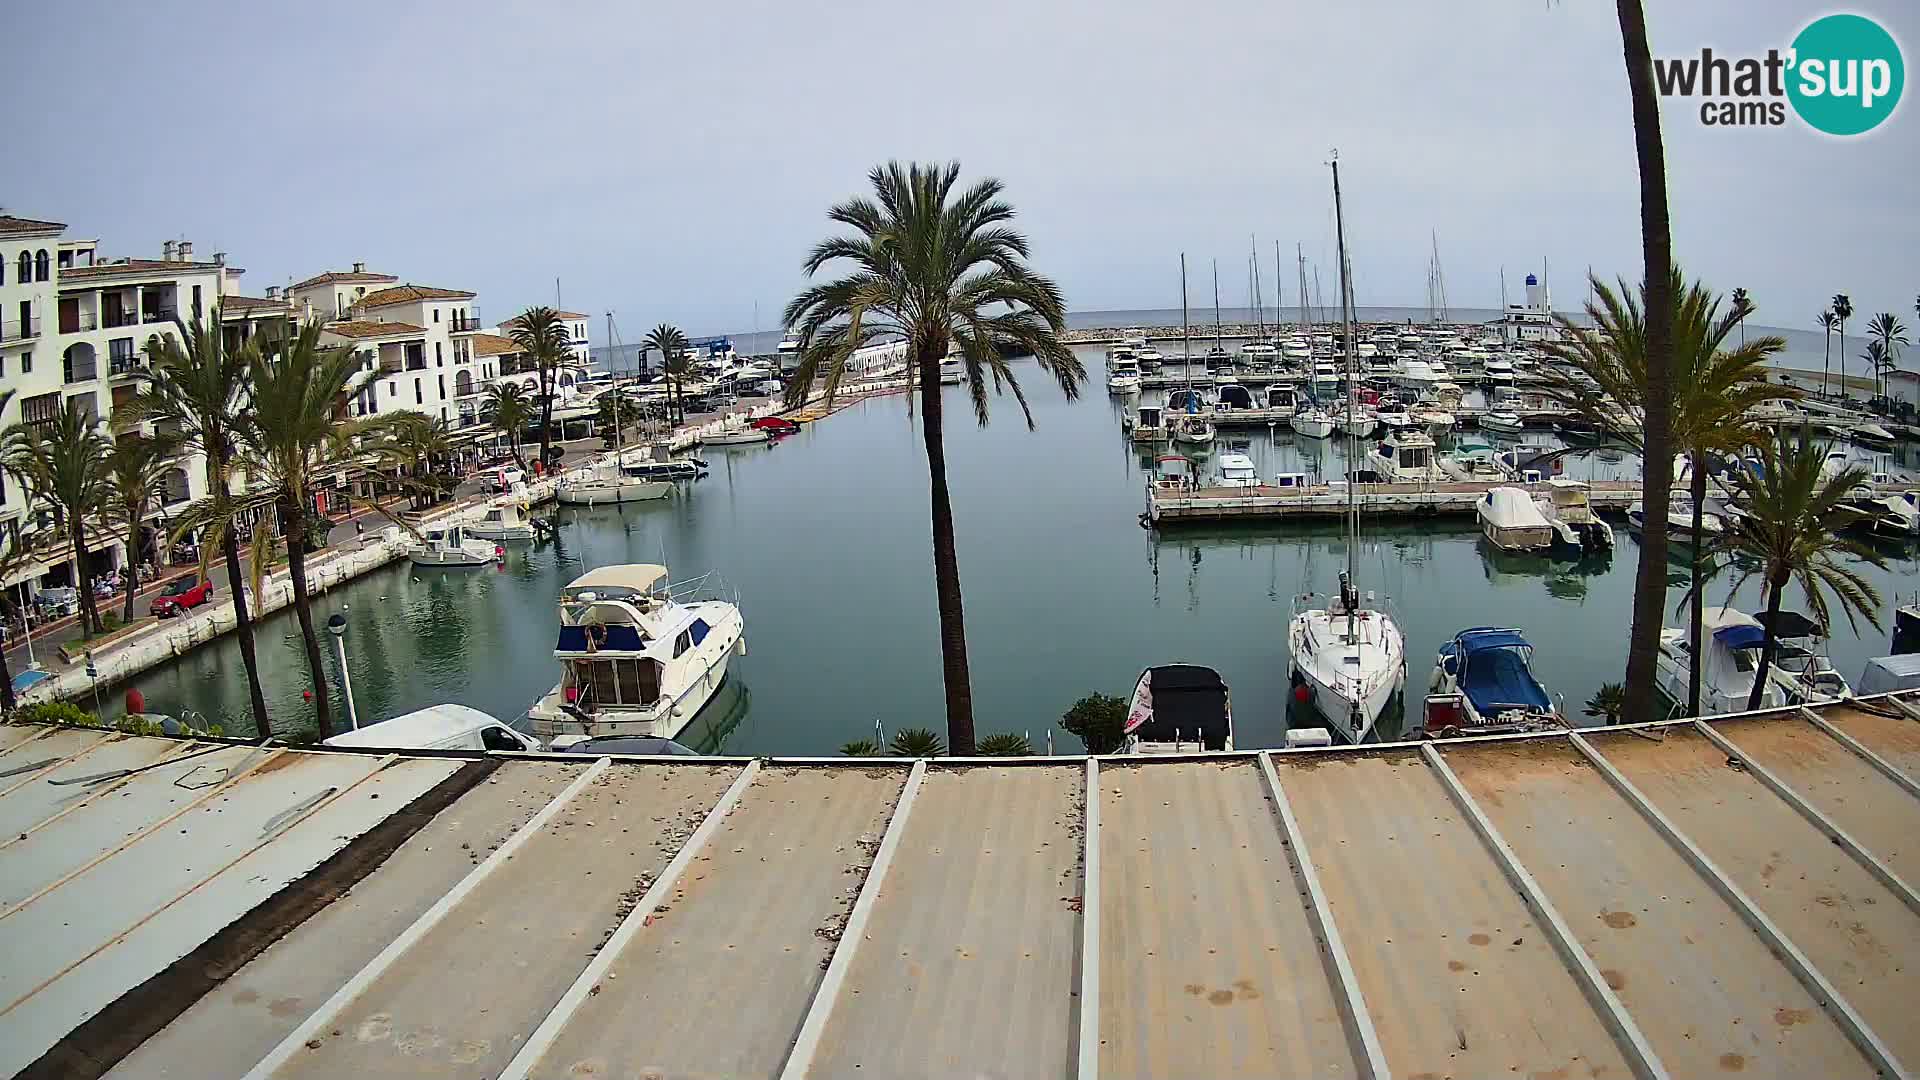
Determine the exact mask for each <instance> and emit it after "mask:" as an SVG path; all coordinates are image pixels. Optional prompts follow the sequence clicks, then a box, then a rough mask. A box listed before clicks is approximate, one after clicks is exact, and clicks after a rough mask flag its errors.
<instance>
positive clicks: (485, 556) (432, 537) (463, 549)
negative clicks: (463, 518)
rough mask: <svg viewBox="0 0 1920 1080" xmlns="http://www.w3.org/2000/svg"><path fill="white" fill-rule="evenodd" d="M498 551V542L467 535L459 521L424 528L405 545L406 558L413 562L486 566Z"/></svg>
mask: <svg viewBox="0 0 1920 1080" xmlns="http://www.w3.org/2000/svg"><path fill="white" fill-rule="evenodd" d="M500 554H501V551H500V545H498V544H496V543H494V542H493V541H491V540H481V539H478V538H476V537H473V536H469V535H468V534H467V531H466V527H465V526H462V525H449V526H447V527H445V528H441V529H426V530H424V531H422V532H421V533H420V536H419V538H418V539H416V540H415V541H414V542H413V543H410V544H408V545H407V561H408V562H410V563H412V564H413V565H415V566H486V565H487V564H489V563H491V562H493V561H494V560H495V559H496V558H498V557H499V556H500Z"/></svg>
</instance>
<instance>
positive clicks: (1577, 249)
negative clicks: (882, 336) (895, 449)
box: [0, 0, 1920, 340]
mask: <svg viewBox="0 0 1920 1080" xmlns="http://www.w3.org/2000/svg"><path fill="white" fill-rule="evenodd" d="M1649 7H1650V8H1651V9H1652V10H1650V12H1649V17H1650V19H1651V23H1652V32H1653V38H1654V51H1655V53H1656V55H1684V54H1687V53H1694V54H1697V53H1698V50H1699V48H1700V47H1701V46H1702V45H1712V46H1714V47H1715V49H1716V51H1724V52H1752V53H1761V52H1764V50H1765V49H1766V48H1767V47H1768V46H1770V45H1774V46H1780V47H1785V45H1786V44H1787V43H1788V42H1789V41H1790V40H1791V38H1792V36H1793V34H1794V32H1795V31H1796V30H1797V29H1798V28H1799V27H1800V26H1801V25H1802V24H1803V23H1804V22H1805V21H1807V20H1808V19H1809V18H1810V17H1811V16H1812V15H1813V14H1815V13H1816V11H1817V10H1824V9H1815V8H1813V7H1811V6H1810V5H1806V4H1803V3H1786V2H1781V0H1757V2H1752V3H1732V2H1713V3H1705V2H1699V3H1696V2H1687V3H1679V2H1675V0H1667V2H1664V3H1662V2H1653V3H1650V4H1649ZM1848 10H1854V11H1858V12H1861V13H1863V14H1867V15H1870V16H1873V17H1875V18H1877V19H1879V20H1881V22H1882V24H1883V25H1886V26H1888V27H1889V28H1890V29H1891V30H1892V31H1893V32H1894V34H1895V35H1896V37H1898V38H1900V39H1901V40H1902V42H1903V44H1904V45H1905V47H1906V50H1907V62H1908V65H1909V66H1910V67H1911V66H1912V65H1913V63H1914V62H1915V60H1916V56H1915V53H1916V45H1915V43H1920V14H1916V11H1915V8H1914V6H1913V4H1911V3H1908V2H1894V0H1880V2H1875V3H1867V4H1863V5H1858V6H1854V7H1852V8H1849V9H1848ZM1614 20H1615V15H1614V7H1613V5H1612V4H1611V3H1605V2H1601V0H1562V2H1560V3H1558V4H1555V5H1552V6H1549V5H1548V4H1546V3H1544V2H1538V0H1453V2H1449V3H1445V4H1429V3H1413V2H1401V3H1377V2H1365V0H1362V2H1358V3H1342V4H1314V5H1287V4H1275V3H1272V2H1270V0H1258V2H1256V0H1246V2H1238V3H1233V4H1219V5H1191V4H1185V5H1172V4H1145V3H1139V2H1136V0H1114V2H1108V3H1100V4H1092V3H1088V4H1051V3H1047V2H1045V0H1042V2H1040V3H1035V2H1033V0H1024V2H1022V0H976V2H972V3H967V4H961V5H952V4H949V5H940V6H938V7H935V6H934V5H926V4H912V3H907V4H902V3H897V2H894V3H881V2H868V0H838V2H835V3H832V4H808V3H793V2H790V0H789V2H785V3H774V2H764V3H763V2H751V0H750V2H739V0H736V2H728V3H701V4H673V5H662V4H657V3H654V4H627V3H591V4H590V3H579V4H572V3H547V4H541V5H537V6H536V5H533V4H515V5H512V6H511V7H497V6H495V5H492V4H487V3H466V4H459V5H453V4H440V3H419V4H415V3H382V4H366V3H360V2H357V0H335V2H331V3H327V4H321V5H309V6H301V7H291V8H284V9H283V8H281V7H279V6H276V5H257V4H255V5H226V4H211V3H201V2H197V0H172V2H169V3H165V4H133V3H125V4H111V5H102V4H94V3H83V2H79V0H73V2H63V3H58V4H34V5H31V6H28V5H24V4H8V5H7V7H6V10H5V12H4V13H3V14H0V29H3V30H4V35H3V36H4V38H5V40H7V41H8V42H9V43H10V47H9V48H7V49H6V50H5V63H4V67H3V69H0V70H4V76H3V78H4V84H5V85H6V86H7V87H8V92H9V108H8V110H7V117H8V127H9V132H8V152H7V153H6V154H5V155H4V156H0V205H4V206H5V207H7V208H8V210H9V211H10V212H12V213H16V214H20V215H24V216H29V217H44V218H53V219H56V220H60V221H64V222H67V223H69V225H70V226H71V227H72V230H71V233H70V235H83V236H98V237H99V238H100V239H101V240H102V241H104V244H103V247H104V248H105V250H106V251H108V252H109V253H111V254H114V255H125V254H136V255H154V254H157V253H158V251H159V247H160V243H161V241H162V240H164V239H169V238H178V237H180V236H183V235H184V236H186V237H188V238H190V239H192V240H193V241H194V242H195V248H196V252H197V253H199V254H201V255H205V254H207V253H210V252H213V251H215V250H225V251H227V252H230V253H231V256H232V259H233V260H234V261H235V262H236V263H238V264H239V265H242V266H245V267H246V268H247V269H248V274H247V276H246V278H245V279H244V280H245V282H246V287H247V291H248V292H249V293H253V294H256V295H257V294H258V293H260V292H261V291H263V289H264V287H265V286H266V285H269V284H284V283H286V282H287V281H289V280H290V279H291V280H297V279H299V278H303V277H306V276H309V275H311V274H313V273H316V272H318V271H320V270H323V269H328V268H344V267H345V266H346V264H348V263H350V262H352V261H354V260H364V261H365V262H367V263H368V264H369V267H370V268H372V269H378V270H382V271H385V272H388V273H393V274H398V275H400V276H401V277H402V278H403V279H406V280H412V281H418V282H422V283H429V284H434V285H442V286H448V287H462V288H468V289H473V290H475V291H477V292H479V293H480V303H481V304H482V305H483V308H484V310H485V313H486V315H487V316H488V317H489V318H490V319H491V318H499V317H504V316H506V315H507V314H509V313H510V312H511V311H513V310H517V309H518V308H520V307H522V306H525V305H526V304H529V303H539V302H551V301H552V299H553V281H554V278H555V277H556V276H558V277H560V278H561V279H562V281H563V285H564V290H565V294H564V299H565V303H566V305H567V306H568V307H570V308H573V309H576V310H581V311H588V312H593V313H595V314H598V313H600V312H603V311H605V310H607V309H608V308H613V309H614V310H615V311H616V312H617V319H618V322H619V324H620V326H621V328H622V336H623V337H625V338H626V339H627V340H632V339H634V338H636V337H638V336H639V335H640V334H641V333H642V332H643V331H644V330H645V328H647V327H649V326H651V325H653V324H654V323H656V322H659V321H662V320H669V321H674V322H677V323H679V324H680V325H682V326H684V327H686V328H687V329H689V330H690V331H693V332H696V333H701V332H711V331H721V330H728V331H737V330H746V329H751V328H752V325H751V324H752V322H753V318H754V315H753V311H754V304H755V303H756V302H758V304H759V306H760V317H759V318H760V322H761V324H763V325H764V326H766V327H768V328H772V327H773V326H775V325H776V320H777V314H776V313H777V310H778V308H779V306H780V305H782V304H783V303H784V302H785V301H786V300H787V299H788V298H789V297H790V296H791V295H792V293H793V291H794V290H795V288H796V286H797V285H798V284H799V282H800V274H799V263H800V260H801V257H802V256H803V254H804V253H805V251H806V249H807V247H808V246H809V245H810V244H811V243H812V242H813V241H814V240H816V239H818V238H819V237H820V236H821V235H823V234H824V233H825V232H826V231H827V228H828V227H827V223H826V222H825V220H824V218H823V216H822V215H823V211H824V210H825V208H826V207H827V206H828V205H829V204H830V203H831V202H833V201H835V200H837V199H840V198H843V197H845V196H847V195H849V194H852V193H855V192H857V191H859V190H861V188H862V185H863V183H864V175H865V173H866V170H867V169H868V168H869V167H871V166H872V165H873V164H874V163H876V162H878V161H881V160H884V159H887V158H889V157H902V158H941V159H945V158H957V159H959V160H960V161H961V162H962V164H963V165H964V166H965V169H966V171H967V173H968V174H969V175H978V174H985V173H990V174H993V175H997V176H999V177H1001V178H1002V179H1004V180H1005V181H1006V182H1007V184H1008V187H1009V195H1010V197H1011V198H1012V200H1013V201H1014V203H1015V205H1016V206H1017V207H1018V208H1019V210H1020V212H1021V217H1020V224H1021V226H1022V227H1024V228H1025V229H1026V230H1027V231H1028V233H1029V234H1030V236H1031V237H1032V240H1033V244H1034V261H1035V263H1036V264H1037V265H1038V266H1039V267H1040V268H1041V269H1042V270H1043V271H1045V272H1047V273H1049V274H1052V275H1053V276H1055V277H1056V278H1057V279H1058V280H1059V281H1060V282H1061V283H1062V285H1063V286H1064V287H1065V289H1066V291H1067V294H1068V297H1069V300H1070V302H1071V304H1072V306H1073V307H1074V308H1075V309H1078V310H1098V309H1112V308H1129V307H1166V306H1174V305H1177V304H1178V302H1179V293H1178V278H1177V268H1176V257H1177V255H1178V253H1179V252H1180V251H1182V250H1184V251H1186V252H1187V253H1188V257H1189V261H1190V263H1191V265H1193V266H1194V267H1195V268H1196V271H1197V273H1198V275H1204V274H1205V272H1206V271H1205V267H1206V265H1207V260H1208V259H1210V258H1215V257H1217V258H1219V259H1220V261H1221V266H1222V278H1223V298H1224V299H1225V300H1226V301H1227V302H1228V303H1229V304H1234V303H1238V302H1242V298H1243V297H1244V293H1245V285H1244V280H1245V258H1246V254H1245V253H1246V251H1247V246H1248V244H1247V238H1248V234H1249V233H1257V234H1258V235H1259V237H1260V244H1261V248H1262V252H1263V256H1262V257H1263V261H1264V262H1265V264H1266V266H1267V267H1268V268H1270V267H1271V265H1272V258H1273V252H1272V242H1273V240H1275V239H1279V240H1280V241H1281V242H1282V243H1283V244H1284V245H1285V247H1286V250H1287V251H1288V253H1289V254H1290V253H1291V251H1292V248H1293V244H1294V243H1295V242H1296V241H1298V242H1301V243H1303V244H1304V245H1305V246H1306V250H1307V253H1308V256H1309V257H1310V258H1318V259H1320V260H1322V261H1323V263H1324V264H1325V265H1328V266H1330V265H1331V254H1330V252H1331V248H1332V231H1333V230H1332V208H1331V199H1330V196H1329V191H1328V184H1327V172H1326V169H1325V168H1324V167H1323V164H1322V163H1323V162H1324V161H1325V159H1326V157H1327V151H1328V149H1329V148H1330V147H1335V146H1337V147H1339V149H1340V158H1341V162H1342V177H1343V181H1344V185H1345V190H1346V205H1347V210H1348V220H1349V223H1350V225H1349V235H1350V238H1351V245H1352V248H1353V252H1354V260H1355V275H1356V278H1357V286H1356V288H1357V292H1358V297H1357V299H1358V301H1359V302H1360V303H1362V304H1383V305H1397V304H1409V305H1421V304H1424V303H1425V296H1426V293H1425V288H1426V285H1425V282H1426V277H1425V267H1426V262H1427V257H1428V247H1429V239H1428V236H1429V231H1430V230H1433V231H1437V232H1438V234H1439V243H1440V252H1441V258H1442V260H1443V263H1444V265H1445V269H1446V277H1447V286H1448V292H1449V294H1450V298H1451V300H1452V303H1453V304H1454V305H1455V306H1494V305H1496V304H1497V303H1498V302H1499V296H1500V293H1499V280H1500V279H1499V273H1500V269H1501V267H1502V266H1503V265H1504V266H1505V267H1506V269H1507V277H1508V281H1509V282H1510V283H1511V284H1512V286H1513V288H1514V291H1515V293H1516V295H1517V292H1518V283H1519V279H1520V278H1521V277H1522V276H1523V275H1524V274H1525V272H1526V270H1527V269H1528V268H1530V267H1537V266H1538V265H1539V264H1540V262H1541V260H1542V258H1545V259H1548V260H1550V261H1551V265H1552V268H1553V275H1552V276H1553V283H1554V284H1555V286H1556V291H1557V293H1558V296H1557V299H1558V300H1559V301H1560V303H1559V306H1561V307H1570V306H1573V305H1574V304H1575V303H1577V302H1578V301H1579V300H1580V299H1581V297H1582V296H1583V292H1584V290H1583V288H1582V287H1581V284H1580V276H1581V274H1582V273H1583V271H1584V268H1585V267H1586V266H1588V265H1591V266H1593V267H1594V268H1595V270H1596V271H1598V272H1600V273H1601V274H1603V275H1606V276H1612V275H1615V274H1625V275H1627V276H1629V277H1630V278H1633V279H1636V280H1637V278H1638V277H1639V272H1640V271H1639V267H1640V255H1639V223H1638V216H1637V215H1638V189H1637V186H1636V185H1637V181H1636V174H1635V169H1634V156H1633V141H1632V130H1631V126H1630V120H1629V114H1628V104H1627V91H1626V81H1625V76H1624V74H1623V69H1622V64H1621V58H1620V41H1619V32H1618V28H1617V24H1616V23H1615V21H1614ZM1907 96H1908V97H1912V96H1913V93H1912V92H1911V91H1910V92H1909V93H1908V95H1907ZM1916 109H1920V104H1916V103H1915V102H1914V101H1911V100H1909V101H1906V102H1904V103H1903V104H1902V105H1901V107H1900V110H1899V112H1898V113H1897V114H1896V115H1895V116H1894V117H1893V119H1892V120H1891V121H1889V122H1888V123H1887V124H1885V125H1883V126H1882V128H1881V129H1880V130H1879V131H1878V132H1876V133H1874V134H1873V135H1871V136H1868V137H1865V138H1860V139H1853V140H1834V139H1827V138H1823V137H1821V136H1818V135H1815V134H1813V133H1811V132H1810V131H1808V130H1807V129H1806V128H1804V127H1803V126H1801V125H1800V124H1799V123H1798V121H1797V120H1792V119H1790V120H1789V123H1788V124H1787V126H1785V127H1783V128H1755V129H1737V130H1725V129H1714V128H1704V127H1702V126H1701V125H1700V123H1699V121H1698V119H1697V116H1696V115H1695V112H1694V109H1693V108H1692V107H1688V106H1681V105H1679V104H1677V103H1670V104H1669V105H1668V107H1667V109H1666V113H1665V117H1664V123H1665V130H1666V137H1667V154H1668V180H1669V186H1670V191H1671V195H1672V200H1673V221H1674V234H1675V247H1676V250H1677V252H1678V254H1679V256H1680V258H1681V259H1682V260H1683V261H1684V263H1685V265H1686V266H1687V267H1688V268H1689V270H1690V271H1692V272H1693V273H1695V274H1697V275H1700V276H1703V277H1705V278H1706V279H1707V280H1708V281H1709V282H1710V283H1711V284H1712V285H1713V286H1715V287H1716V288H1718V289H1720V290H1722V291H1726V290H1730V289H1732V288H1733V287H1734V286H1736V285H1739V286H1745V287H1746V288H1748V289H1749V290H1751V291H1752V293H1753V295H1754V298H1755V300H1756V301H1757V302H1758V303H1759V305H1760V308H1761V313H1760V319H1759V321H1761V322H1768V323H1777V324H1783V325H1789V326H1794V327H1807V326H1809V325H1810V324H1811V320H1812V318H1813V316H1814V315H1815V314H1816V313H1817V311H1818V310H1819V308H1820V307H1821V306H1822V305H1823V304H1824V303H1825V301H1826V299H1827V298H1828V297H1829V296H1831V295H1832V294H1833V293H1834V292H1837V291H1846V292H1848V293H1850V294H1851V295H1852V297H1853V301H1854V306H1855V310H1856V311H1857V312H1860V313H1861V314H1862V315H1865V314H1866V313H1871V312H1874V311H1879V310H1883V309H1891V310H1894V311H1896V312H1898V313H1900V314H1901V315H1902V317H1903V318H1904V319H1905V320H1906V321H1907V322H1908V323H1909V324H1912V323H1913V322H1914V321H1915V319H1914V312H1913V304H1914V297H1915V294H1916V293H1920V208H1917V201H1916V198H1915V196H1914V192H1915V190H1916V186H1917V181H1916V174H1917V173H1920V169H1916V166H1917V165H1920V138H1916V134H1917V133H1920V126H1917V125H1920V117H1916V115H1915V113H1916ZM1265 272H1266V271H1263V273H1265ZM1287 274H1288V281H1287V284H1289V285H1290V284H1291V267H1289V268H1288V271H1287ZM1326 281H1327V286H1328V288H1329V289H1330V288H1331V287H1332V277H1331V272H1330V271H1329V273H1328V275H1327V277H1326ZM1195 286H1196V298H1198V295H1199V293H1200V292H1204V290H1205V289H1206V284H1205V282H1204V278H1203V277H1198V276H1197V277H1196V279H1195ZM1271 296H1272V293H1271V292H1269V297H1271ZM1270 302H1271V301H1270ZM600 334H601V330H600V326H599V325H598V324H597V323H596V327H595V338H596V340H598V338H599V336H600Z"/></svg>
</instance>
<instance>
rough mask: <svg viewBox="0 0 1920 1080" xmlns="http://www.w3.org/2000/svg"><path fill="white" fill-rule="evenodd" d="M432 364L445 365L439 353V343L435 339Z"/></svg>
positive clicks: (436, 365)
mask: <svg viewBox="0 0 1920 1080" xmlns="http://www.w3.org/2000/svg"><path fill="white" fill-rule="evenodd" d="M433 366H434V367H446V366H447V362H446V360H445V359H443V358H442V357H441V355H440V343H439V342H437V341H436V342H434V343H433Z"/></svg>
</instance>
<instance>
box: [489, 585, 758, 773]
mask: <svg viewBox="0 0 1920 1080" xmlns="http://www.w3.org/2000/svg"><path fill="white" fill-rule="evenodd" d="M666 581H667V568H666V567H664V566H660V565H657V564H652V563H639V564H623V565H614V566H602V567H600V568H598V569H595V570H589V571H588V572H586V573H585V574H582V575H580V576H579V577H577V578H575V579H574V580H573V581H572V582H571V583H569V584H568V585H567V587H566V590H565V591H564V592H562V593H561V594H560V635H559V641H558V643H557V644H556V645H555V647H554V650H553V655H554V657H555V659H557V660H559V661H560V666H561V675H560V681H559V682H558V683H556V684H554V687H553V689H552V690H550V691H548V692H547V693H546V694H545V695H544V696H543V697H541V698H540V700H539V701H536V702H535V703H534V704H533V706H532V707H531V708H529V709H528V710H527V717H528V719H530V720H531V721H532V722H533V733H534V734H535V735H536V736H538V737H539V738H541V739H544V740H547V741H549V742H551V741H552V740H553V739H554V738H555V737H556V736H562V735H587V736H602V735H633V736H641V737H649V738H661V739H671V738H673V737H674V736H676V735H678V734H679V733H680V732H681V730H682V729H684V728H685V727H686V726H687V725H688V724H689V723H690V722H692V720H693V718H694V717H695V716H696V715H698V714H699V712H700V710H701V708H702V707H704V706H705V705H706V704H707V702H708V701H710V700H712V698H713V695H714V692H715V691H717V690H718V689H719V688H720V684H721V683H722V682H723V681H725V679H726V677H727V665H728V663H729V662H730V661H731V660H732V659H733V657H734V656H735V655H736V654H739V655H743V656H744V655H745V654H746V642H745V632H746V625H745V622H744V621H743V619H742V618H741V615H740V609H739V607H738V606H736V605H735V604H732V603H729V602H727V601H725V600H717V599H709V600H697V599H692V598H691V597H689V598H687V599H685V600H683V599H680V598H678V597H676V595H675V591H676V590H675V589H673V588H669V587H668V586H667V585H666ZM697 584H698V583H690V584H689V585H686V586H680V587H679V588H678V591H680V592H681V593H683V594H685V593H688V592H691V591H692V590H693V589H694V588H695V586H697Z"/></svg>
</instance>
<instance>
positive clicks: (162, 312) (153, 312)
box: [140, 307, 180, 323]
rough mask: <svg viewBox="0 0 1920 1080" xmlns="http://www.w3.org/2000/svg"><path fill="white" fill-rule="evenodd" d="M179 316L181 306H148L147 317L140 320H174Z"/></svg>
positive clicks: (152, 321)
mask: <svg viewBox="0 0 1920 1080" xmlns="http://www.w3.org/2000/svg"><path fill="white" fill-rule="evenodd" d="M179 317H180V309H179V308H172V307H156V308H148V309H147V314H146V317H145V318H143V319H141V320H140V321H141V322H148V323H161V322H172V321H174V320H175V319H178V318H179Z"/></svg>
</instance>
